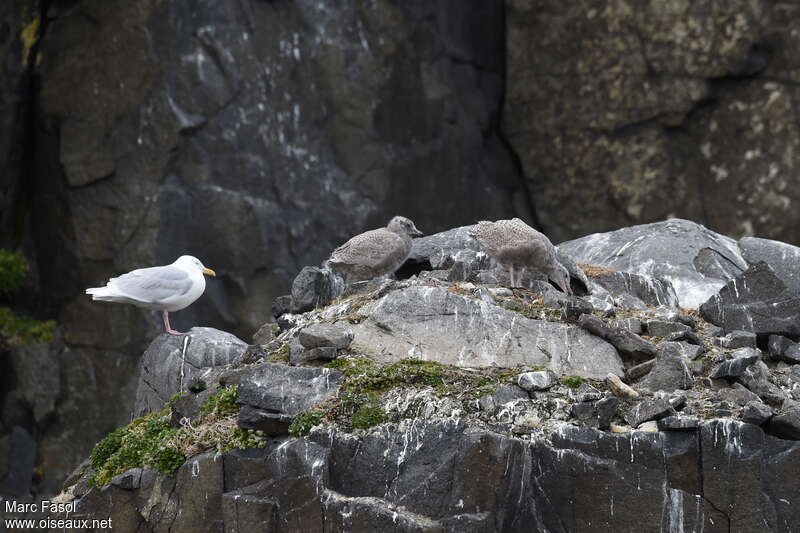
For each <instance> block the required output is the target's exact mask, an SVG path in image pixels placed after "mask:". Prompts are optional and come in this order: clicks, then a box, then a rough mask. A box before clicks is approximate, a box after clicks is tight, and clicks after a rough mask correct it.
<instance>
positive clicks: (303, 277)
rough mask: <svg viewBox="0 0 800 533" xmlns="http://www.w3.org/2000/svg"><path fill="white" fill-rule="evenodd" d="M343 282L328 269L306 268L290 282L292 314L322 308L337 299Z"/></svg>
mask: <svg viewBox="0 0 800 533" xmlns="http://www.w3.org/2000/svg"><path fill="white" fill-rule="evenodd" d="M343 287H344V281H343V280H342V279H341V278H340V277H339V276H338V275H336V273H334V272H333V271H331V270H330V269H328V268H317V267H311V266H306V267H303V270H301V271H300V273H299V274H297V276H296V277H295V278H294V281H292V304H291V312H292V313H304V312H306V311H311V310H312V309H314V308H316V307H324V306H326V305H328V304H329V303H331V302H332V301H333V300H335V299H336V298H338V297H339V295H340V294H341V293H342V289H343Z"/></svg>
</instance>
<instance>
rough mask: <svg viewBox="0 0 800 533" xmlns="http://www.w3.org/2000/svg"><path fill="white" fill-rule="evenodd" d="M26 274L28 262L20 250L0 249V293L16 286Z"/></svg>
mask: <svg viewBox="0 0 800 533" xmlns="http://www.w3.org/2000/svg"><path fill="white" fill-rule="evenodd" d="M27 275H28V262H27V261H26V260H25V256H23V255H22V254H21V253H20V252H11V251H8V250H0V293H2V292H10V291H13V290H14V289H16V288H18V287H19V286H20V285H21V284H22V282H23V281H24V280H25V276H27Z"/></svg>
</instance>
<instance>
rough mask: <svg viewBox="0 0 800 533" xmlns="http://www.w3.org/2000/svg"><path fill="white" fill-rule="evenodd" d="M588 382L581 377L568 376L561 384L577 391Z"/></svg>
mask: <svg viewBox="0 0 800 533" xmlns="http://www.w3.org/2000/svg"><path fill="white" fill-rule="evenodd" d="M584 381H586V380H584V379H583V378H582V377H580V376H567V377H565V378H562V379H561V383H563V384H564V385H565V386H567V387H569V388H570V389H577V388H578V387H580V386H581V384H582V383H583V382H584Z"/></svg>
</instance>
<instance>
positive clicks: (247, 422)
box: [236, 405, 293, 437]
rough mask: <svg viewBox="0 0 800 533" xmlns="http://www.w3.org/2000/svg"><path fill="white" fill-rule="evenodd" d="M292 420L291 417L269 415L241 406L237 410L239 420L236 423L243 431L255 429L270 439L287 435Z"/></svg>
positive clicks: (277, 414)
mask: <svg viewBox="0 0 800 533" xmlns="http://www.w3.org/2000/svg"><path fill="white" fill-rule="evenodd" d="M292 420H293V417H291V416H288V415H284V414H280V413H270V412H267V411H264V410H263V409H258V408H257V407H253V406H252V405H243V406H242V407H241V409H239V418H238V420H237V421H236V423H237V424H238V425H239V427H241V428H244V429H257V430H261V431H263V432H264V433H266V434H267V435H269V436H271V437H279V436H281V435H288V434H289V426H290V425H291V423H292Z"/></svg>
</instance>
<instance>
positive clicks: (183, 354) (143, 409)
mask: <svg viewBox="0 0 800 533" xmlns="http://www.w3.org/2000/svg"><path fill="white" fill-rule="evenodd" d="M247 346H248V345H247V343H245V342H244V341H242V340H240V339H239V338H237V337H235V336H234V335H231V334H230V333H226V332H224V331H219V330H216V329H213V328H192V329H191V330H190V331H189V332H188V333H187V334H186V335H180V336H178V335H169V334H166V333H164V334H162V335H159V336H158V337H156V338H155V339H154V340H153V342H152V343H150V346H149V347H148V348H147V351H146V352H145V353H144V356H143V358H142V366H141V368H142V370H141V375H140V378H139V388H138V390H137V391H136V404H135V407H134V412H135V414H136V416H141V415H144V414H147V413H151V412H154V411H159V410H161V409H163V408H164V405H165V404H166V403H167V401H168V400H169V398H170V397H171V396H172V395H173V394H176V393H178V392H184V391H186V390H187V389H188V388H189V387H190V386H191V385H192V384H194V383H196V382H198V381H200V380H202V381H204V382H206V383H212V382H213V381H214V379H215V378H216V377H217V376H218V375H219V374H220V373H221V372H222V371H223V370H225V368H226V367H228V366H229V365H233V364H238V363H241V361H242V357H243V356H244V353H245V351H247Z"/></svg>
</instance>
